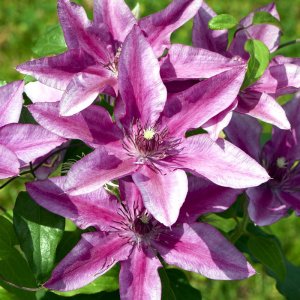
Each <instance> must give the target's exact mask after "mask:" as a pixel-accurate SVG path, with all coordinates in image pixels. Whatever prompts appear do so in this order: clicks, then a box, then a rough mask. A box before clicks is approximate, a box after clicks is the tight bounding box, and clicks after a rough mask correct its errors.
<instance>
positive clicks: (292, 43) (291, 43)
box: [277, 39, 300, 50]
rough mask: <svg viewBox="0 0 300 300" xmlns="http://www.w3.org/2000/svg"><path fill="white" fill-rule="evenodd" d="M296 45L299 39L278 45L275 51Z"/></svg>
mask: <svg viewBox="0 0 300 300" xmlns="http://www.w3.org/2000/svg"><path fill="white" fill-rule="evenodd" d="M297 43H300V39H296V40H293V41H289V42H286V43H284V44H282V45H280V46H279V47H278V49H277V50H279V49H282V48H284V47H287V46H290V45H294V44H297Z"/></svg>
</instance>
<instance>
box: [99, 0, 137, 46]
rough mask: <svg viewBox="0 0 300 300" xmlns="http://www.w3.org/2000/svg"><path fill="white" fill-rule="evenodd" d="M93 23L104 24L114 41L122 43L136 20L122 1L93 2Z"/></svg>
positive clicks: (100, 0) (104, 0)
mask: <svg viewBox="0 0 300 300" xmlns="http://www.w3.org/2000/svg"><path fill="white" fill-rule="evenodd" d="M94 23H95V24H98V23H104V24H106V25H107V26H108V28H109V31H110V33H111V34H112V36H113V38H114V40H115V41H118V42H124V40H125V38H126V36H127V35H128V33H129V32H130V30H131V29H132V27H133V25H134V24H136V20H135V18H134V16H133V14H132V12H131V10H130V8H129V7H128V6H127V5H126V3H125V2H124V1H123V0H113V1H111V0H95V1H94Z"/></svg>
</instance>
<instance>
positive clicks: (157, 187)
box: [132, 166, 188, 226]
mask: <svg viewBox="0 0 300 300" xmlns="http://www.w3.org/2000/svg"><path fill="white" fill-rule="evenodd" d="M132 178H133V181H134V182H135V184H136V185H137V187H138V189H139V190H140V191H141V194H142V197H143V200H144V205H145V207H146V208H147V210H148V211H149V212H150V213H151V214H152V215H153V217H154V218H155V219H156V220H158V221H159V222H161V223H163V224H164V225H166V226H171V225H172V224H174V223H175V222H176V220H177V218H178V215H179V210H180V208H181V206H182V204H183V202H184V200H185V197H186V194H187V189H188V182H187V176H186V174H185V172H184V171H182V170H177V171H173V172H170V173H167V174H166V175H163V174H160V173H157V172H154V171H152V170H151V169H150V168H149V167H148V166H143V167H142V168H140V169H139V170H138V172H136V173H134V174H133V175H132Z"/></svg>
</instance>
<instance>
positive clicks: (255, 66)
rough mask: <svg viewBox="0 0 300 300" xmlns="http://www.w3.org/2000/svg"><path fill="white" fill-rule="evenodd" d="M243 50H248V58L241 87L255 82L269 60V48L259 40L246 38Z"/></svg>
mask: <svg viewBox="0 0 300 300" xmlns="http://www.w3.org/2000/svg"><path fill="white" fill-rule="evenodd" d="M245 50H246V51H247V52H249V54H250V59H249V61H248V70H247V73H246V76H245V80H244V83H243V86H242V89H244V88H246V87H248V86H249V85H251V84H253V83H254V82H256V81H257V80H258V79H259V78H260V77H261V76H262V75H263V74H264V72H265V70H266V68H267V67H268V65H269V61H270V51H269V49H268V48H267V46H266V45H265V44H264V43H263V42H261V41H259V40H247V42H246V43H245Z"/></svg>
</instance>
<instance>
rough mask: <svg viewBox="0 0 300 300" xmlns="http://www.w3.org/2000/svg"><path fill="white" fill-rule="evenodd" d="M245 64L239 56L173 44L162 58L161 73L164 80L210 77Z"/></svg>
mask: <svg viewBox="0 0 300 300" xmlns="http://www.w3.org/2000/svg"><path fill="white" fill-rule="evenodd" d="M243 64H244V63H243V62H242V61H241V60H239V59H237V58H227V57H225V56H222V55H220V54H218V53H215V52H211V51H208V50H206V49H199V48H194V47H190V46H184V45H179V44H173V45H172V46H171V48H170V50H169V51H168V55H167V56H166V57H164V58H163V59H162V60H161V70H160V74H161V77H162V78H163V80H164V81H166V80H168V81H169V80H174V79H178V78H182V79H187V78H210V77H212V76H214V75H217V74H220V73H222V72H225V71H229V70H231V69H232V68H233V67H237V66H242V65H243Z"/></svg>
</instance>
